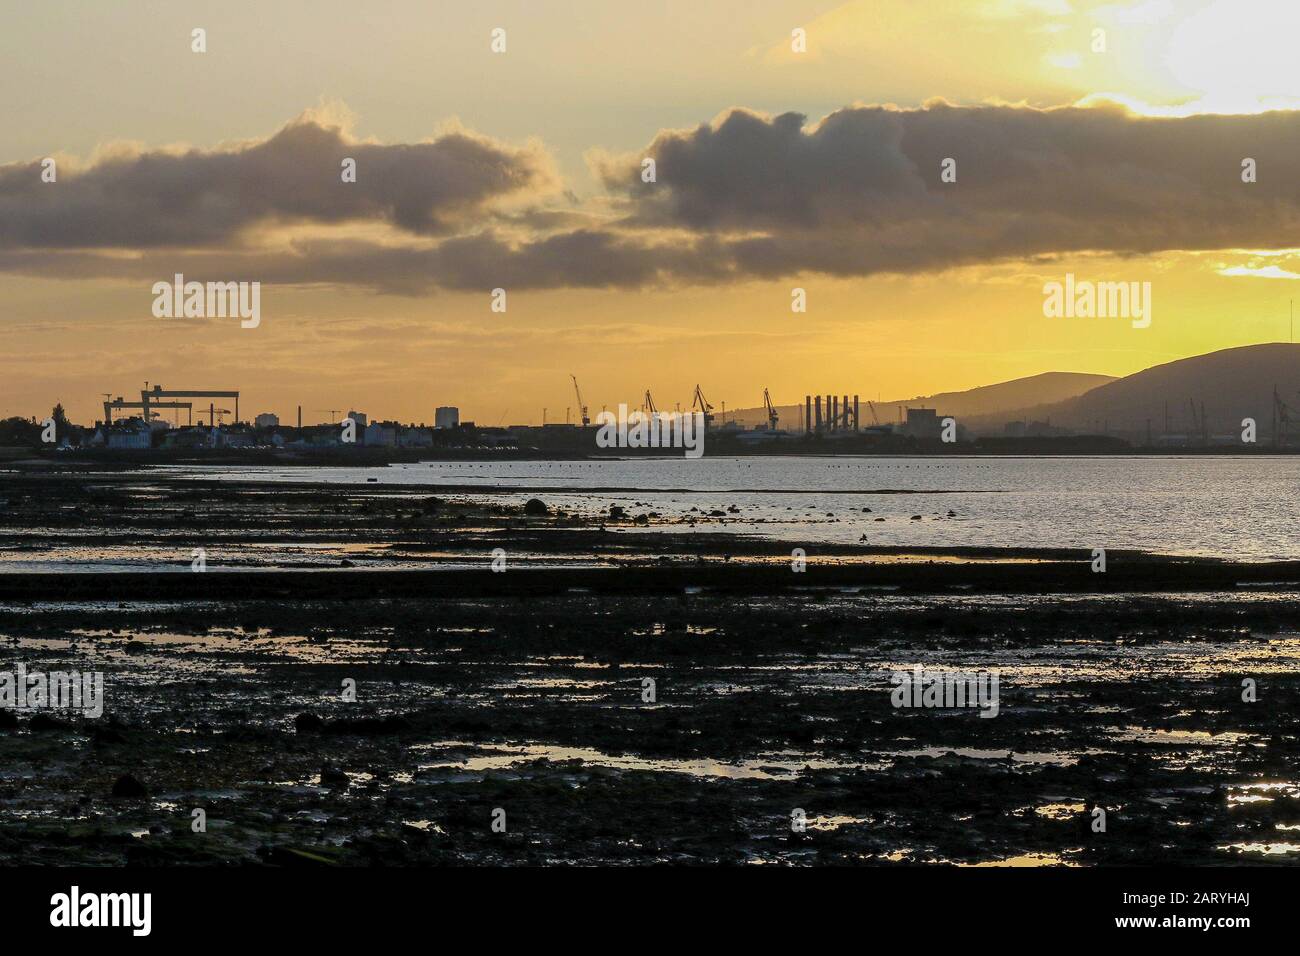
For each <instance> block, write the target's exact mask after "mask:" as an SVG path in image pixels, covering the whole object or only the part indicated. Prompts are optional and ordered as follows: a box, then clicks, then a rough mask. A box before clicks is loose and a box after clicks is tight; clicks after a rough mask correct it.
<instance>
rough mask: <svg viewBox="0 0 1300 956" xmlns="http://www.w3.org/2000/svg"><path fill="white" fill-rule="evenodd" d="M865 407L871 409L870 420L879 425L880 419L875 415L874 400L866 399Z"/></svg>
mask: <svg viewBox="0 0 1300 956" xmlns="http://www.w3.org/2000/svg"><path fill="white" fill-rule="evenodd" d="M867 408H868V409H869V410H870V411H871V420H872V421H873V422H875V423H876V424H877V425H879V424H880V419H879V418H877V417H876V404H875V402H873V401H872V400H871V399H867Z"/></svg>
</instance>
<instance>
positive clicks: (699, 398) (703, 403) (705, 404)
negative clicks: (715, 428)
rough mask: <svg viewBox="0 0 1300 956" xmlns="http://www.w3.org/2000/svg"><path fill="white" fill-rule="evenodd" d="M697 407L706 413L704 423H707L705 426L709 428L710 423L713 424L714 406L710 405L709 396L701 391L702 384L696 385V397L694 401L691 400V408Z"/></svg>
mask: <svg viewBox="0 0 1300 956" xmlns="http://www.w3.org/2000/svg"><path fill="white" fill-rule="evenodd" d="M696 408H698V409H699V410H700V411H701V412H703V413H704V425H705V427H706V428H707V427H708V426H709V425H712V424H713V406H712V405H710V404H709V400H708V399H707V398H705V397H704V393H703V392H702V391H700V386H699V385H696V386H695V397H694V399H692V401H691V410H692V411H694V410H695V409H696Z"/></svg>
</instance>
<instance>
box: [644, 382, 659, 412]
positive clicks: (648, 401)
mask: <svg viewBox="0 0 1300 956" xmlns="http://www.w3.org/2000/svg"><path fill="white" fill-rule="evenodd" d="M645 407H646V408H648V409H649V410H650V414H651V415H658V414H659V409H657V408H655V400H654V399H653V398H651V397H650V389H648V388H647V389H646V390H645Z"/></svg>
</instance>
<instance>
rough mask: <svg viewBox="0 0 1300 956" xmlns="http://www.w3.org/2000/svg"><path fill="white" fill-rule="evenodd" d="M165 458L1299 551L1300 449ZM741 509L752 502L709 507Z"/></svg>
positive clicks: (1056, 537) (891, 522)
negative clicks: (492, 458)
mask: <svg viewBox="0 0 1300 956" xmlns="http://www.w3.org/2000/svg"><path fill="white" fill-rule="evenodd" d="M158 470H159V471H162V472H165V473H170V474H190V475H194V476H196V477H205V478H212V477H228V478H232V479H252V480H262V481H296V482H328V483H339V484H349V485H366V484H381V485H410V486H418V487H420V488H436V487H444V488H448V489H455V491H456V493H466V494H467V495H468V496H469V497H479V495H478V494H475V490H476V489H480V488H481V489H483V492H482V494H483V495H485V496H486V495H489V494H490V495H491V497H493V498H496V499H500V498H501V497H504V498H506V499H508V500H523V499H525V498H528V497H533V496H537V497H541V498H542V499H543V500H545V501H546V502H547V503H548V504H550V505H553V506H559V507H563V508H567V509H576V510H579V511H584V512H589V513H594V512H597V511H602V512H603V511H607V510H608V508H609V506H610V505H611V504H619V505H622V506H623V507H625V508H627V510H628V512H629V513H630V514H637V513H642V512H657V513H658V514H659V515H660V516H661V519H662V521H663V522H664V523H660V524H657V525H652V526H651V529H652V530H653V529H654V528H656V527H658V528H666V529H668V530H674V531H689V530H691V527H690V525H689V524H688V523H686V522H689V521H691V520H695V521H696V524H695V525H694V529H695V530H697V531H707V532H716V531H719V530H725V531H727V532H732V533H736V534H746V535H763V536H767V537H773V538H780V539H783V540H792V541H796V542H800V543H805V542H806V543H809V544H856V543H860V542H863V541H864V536H865V543H869V544H872V545H891V546H892V545H899V546H924V547H946V546H979V547H1017V548H1026V547H1043V548H1077V549H1086V550H1091V549H1092V548H1095V547H1104V548H1108V549H1116V550H1118V549H1137V550H1142V551H1151V552H1156V553H1163V554H1181V555H1195V556H1208V557H1221V558H1226V559H1230V560H1237V561H1269V560H1291V559H1300V535H1298V534H1297V533H1296V517H1297V515H1298V514H1300V494H1298V489H1300V481H1298V479H1300V458H1296V457H1291V456H1249V457H1224V456H1215V457H1203V456H1201V457H1164V456H1161V457H1152V458H1143V457H1095V458H1093V457H1075V458H995V457H987V458H985V457H978V458H977V457H962V458H878V457H864V458H850V457H834V458H810V457H763V458H757V457H755V458H702V459H697V460H686V459H683V458H657V459H645V458H638V459H612V460H604V461H573V462H566V461H497V462H422V463H419V464H399V465H392V466H389V467H386V468H348V467H326V468H303V467H281V468H275V467H219V466H214V467H193V468H175V467H168V468H160V469H158ZM494 488H507V489H517V490H509V491H503V492H493V491H492V489H494ZM731 506H735V507H736V508H738V509H739V512H737V513H728V514H727V515H726V517H725V518H717V517H701V512H703V513H704V515H706V516H707V514H708V512H710V511H713V510H725V509H727V508H729V507H731ZM692 508H695V509H698V510H696V511H692V510H691V509H692ZM864 508H870V509H871V511H870V512H869V513H868V512H864V511H863V509H864ZM950 510H951V511H953V512H955V516H953V517H949V516H948V512H949V511H950ZM914 515H920V516H921V518H920V520H913V516H914ZM878 518H883V519H884V520H883V521H878V520H876V519H878Z"/></svg>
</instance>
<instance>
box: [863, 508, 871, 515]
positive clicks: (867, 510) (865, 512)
mask: <svg viewBox="0 0 1300 956" xmlns="http://www.w3.org/2000/svg"><path fill="white" fill-rule="evenodd" d="M862 513H863V514H864V515H869V514H871V509H870V508H863V509H862Z"/></svg>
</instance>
